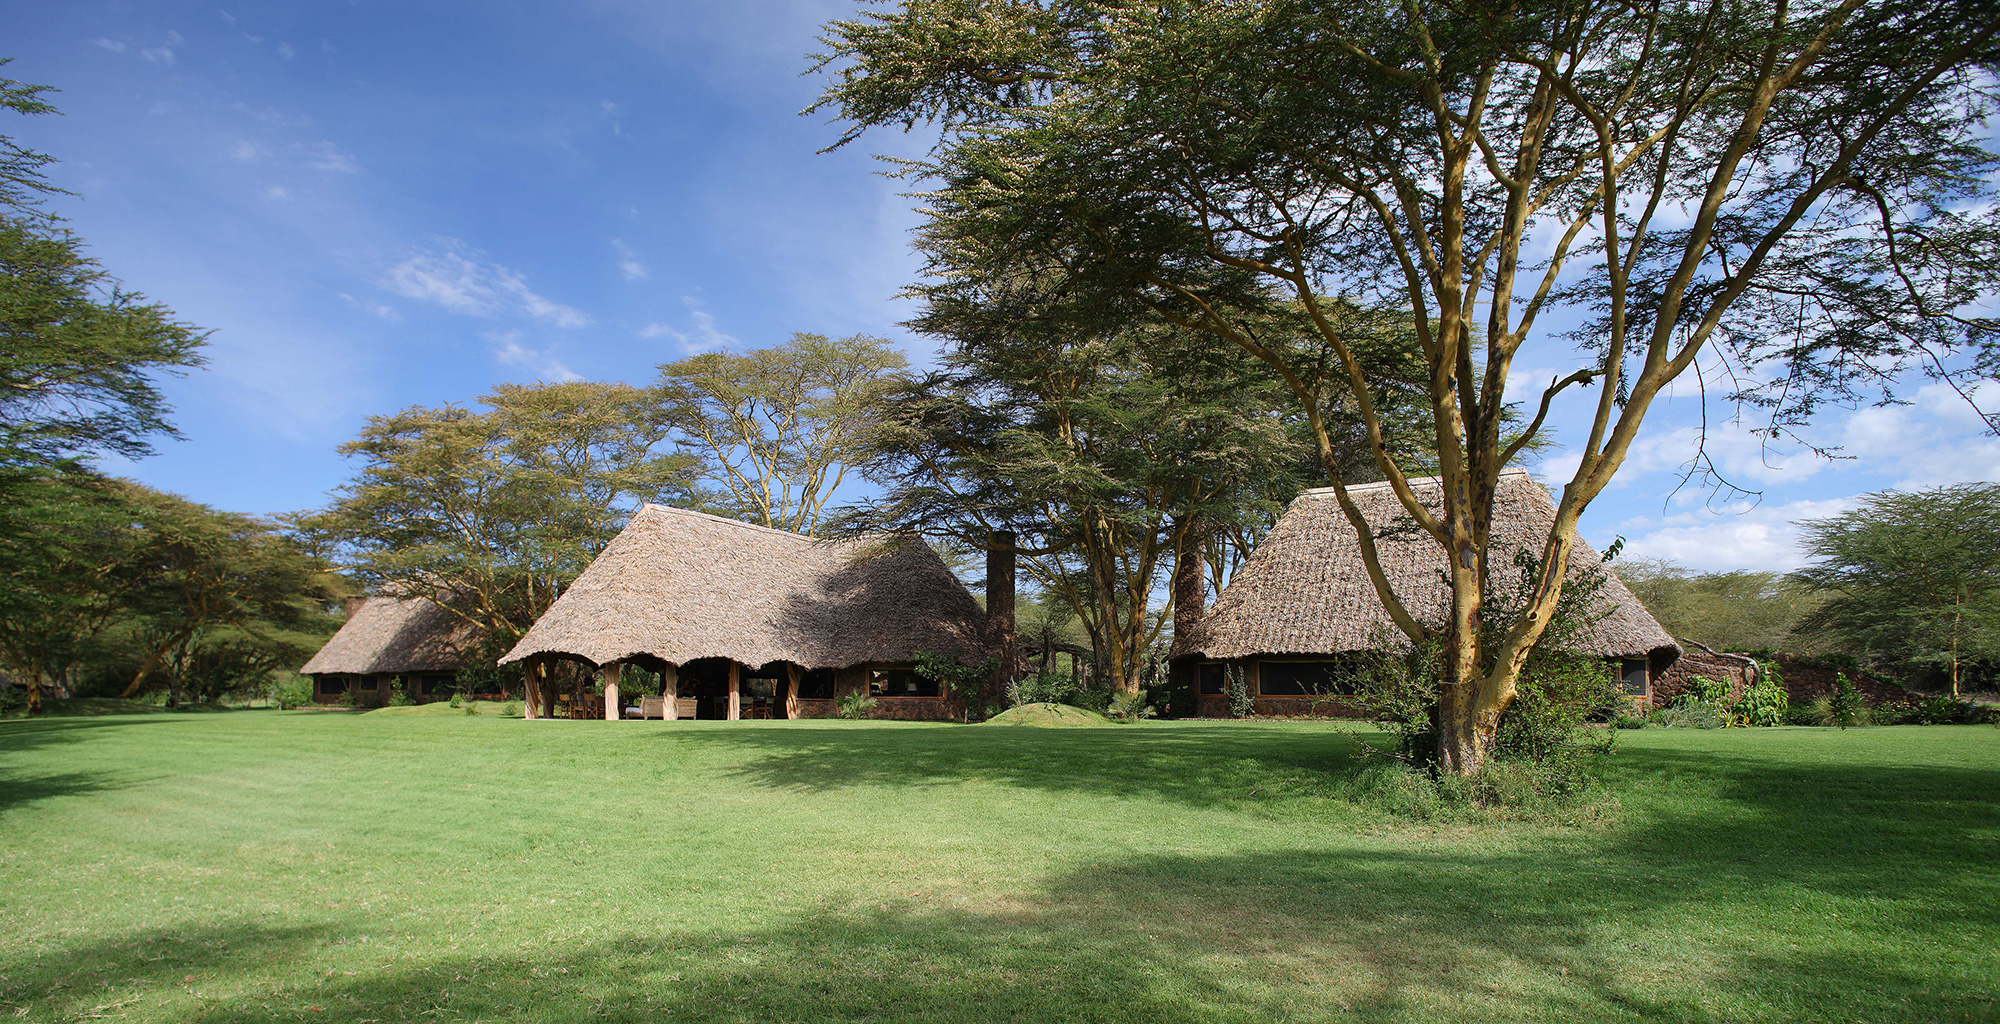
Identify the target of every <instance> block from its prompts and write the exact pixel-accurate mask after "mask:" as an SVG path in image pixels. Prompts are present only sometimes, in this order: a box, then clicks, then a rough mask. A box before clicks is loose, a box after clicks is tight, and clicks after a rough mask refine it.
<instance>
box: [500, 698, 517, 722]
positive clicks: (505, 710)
mask: <svg viewBox="0 0 2000 1024" xmlns="http://www.w3.org/2000/svg"><path fill="white" fill-rule="evenodd" d="M500 714H501V715H503V716H505V717H507V718H519V717H521V702H520V701H518V700H510V701H508V702H507V703H505V704H502V705H500Z"/></svg>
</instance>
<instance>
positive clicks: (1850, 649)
mask: <svg viewBox="0 0 2000 1024" xmlns="http://www.w3.org/2000/svg"><path fill="white" fill-rule="evenodd" d="M1799 525H1800V526H1801V527H1802V528H1803V529H1804V532H1805V545H1804V546H1805V551H1806V554H1807V556H1808V557H1809V558H1810V559H1811V562H1810V564H1808V565H1806V566H1805V567H1804V568H1801V569H1799V570H1798V571H1796V572H1794V573H1793V574H1792V577H1793V579H1795V580H1796V581H1798V582H1799V583H1801V584H1803V585H1804V586H1806V587H1809V588H1811V589H1812V590H1814V591H1816V592H1818V593H1820V594H1822V595H1824V596H1825V598H1826V601H1825V603H1824V604H1822V605H1820V606H1819V608H1818V609H1816V610H1815V611H1814V612H1813V613H1812V614H1810V615H1808V616H1806V618H1805V619H1804V620H1803V621H1802V622H1801V623H1800V624H1799V631H1800V632H1801V633H1804V634H1807V635H1812V634H1815V633H1818V634H1826V635H1831V636H1832V637H1834V638H1835V639H1836V640H1837V641H1838V642H1839V644H1840V646H1841V648H1842V650H1843V651H1844V652H1846V653H1851V654H1855V655H1858V656H1860V657H1862V658H1865V659H1866V660H1867V662H1868V663H1869V664H1870V665H1871V666H1873V667H1876V668H1878V669H1882V670H1886V671H1890V672H1894V673H1896V674H1898V675H1902V676H1905V677H1906V678H1907V677H1910V676H1912V675H1913V674H1915V675H1921V674H1923V673H1925V672H1926V670H1928V671H1930V672H1935V673H1936V674H1937V675H1938V676H1940V677H1942V679H1943V681H1944V682H1946V683H1948V684H1949V685H1950V686H1951V692H1952V695H1953V696H1957V694H1958V691H1959V685H1960V682H1961V678H1962V676H1963V674H1964V670H1965V668H1966V666H1967V664H1968V663H1971V662H1988V663H1991V662H1993V661H1995V660H1996V659H2000V484H1990V483H1985V484H1958V485H1954V486H1950V487H1936V488H1930V489H1927V490H1920V491H1884V492H1881V493H1878V494H1871V495H1869V496H1867V497H1866V498H1864V499H1863V500H1862V502H1861V504H1860V506H1859V507H1857V508H1853V509H1850V510H1848V511H1846V512H1843V513H1841V514H1839V515H1836V516H1829V517H1827V518H1824V519H1808V520H1805V521H1804V522H1802V523H1800V524H1799Z"/></svg>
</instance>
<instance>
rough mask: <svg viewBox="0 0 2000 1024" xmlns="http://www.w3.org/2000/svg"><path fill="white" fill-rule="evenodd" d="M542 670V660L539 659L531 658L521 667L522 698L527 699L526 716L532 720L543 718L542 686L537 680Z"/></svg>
mask: <svg viewBox="0 0 2000 1024" xmlns="http://www.w3.org/2000/svg"><path fill="white" fill-rule="evenodd" d="M541 670H542V666H541V659H539V658H529V659H528V661H527V663H526V664H524V665H522V666H521V690H522V696H523V697H525V698H526V699H527V711H526V712H525V714H526V715H527V717H528V718H531V719H532V718H540V717H542V707H541V704H542V684H541V681H540V680H539V679H537V678H536V676H537V674H538V673H540V672H541Z"/></svg>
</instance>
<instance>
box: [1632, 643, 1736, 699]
mask: <svg viewBox="0 0 2000 1024" xmlns="http://www.w3.org/2000/svg"><path fill="white" fill-rule="evenodd" d="M1749 675H1750V666H1748V665H1745V664H1744V663H1743V660H1742V658H1740V657H1726V656H1724V655H1720V654H1710V653H1708V652H1707V651H1704V650H1702V649H1701V648H1699V647H1696V648H1693V649H1692V650H1688V651H1685V652H1683V653H1682V654H1681V656H1680V660H1679V661H1676V662H1674V664H1673V667H1672V668H1669V669H1667V670H1666V671H1665V672H1662V673H1660V674H1659V675H1658V676H1657V677H1655V678H1654V679H1653V706H1654V707H1656V708H1663V707H1666V706H1667V705H1668V704H1671V703H1673V699H1674V698H1675V697H1678V696H1680V695H1681V691H1683V690H1686V689H1687V688H1688V683H1689V682H1691V681H1693V679H1694V677H1695V676H1706V677H1707V678H1709V679H1714V680H1717V681H1720V682H1725V683H1728V684H1729V694H1730V696H1731V697H1732V698H1733V697H1735V696H1737V695H1739V694H1741V693H1742V692H1743V687H1744V686H1745V685H1747V684H1748V682H1749Z"/></svg>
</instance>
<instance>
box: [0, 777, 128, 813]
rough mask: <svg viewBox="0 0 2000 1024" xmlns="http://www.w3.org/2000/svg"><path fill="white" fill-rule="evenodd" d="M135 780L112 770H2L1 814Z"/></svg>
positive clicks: (0, 786)
mask: <svg viewBox="0 0 2000 1024" xmlns="http://www.w3.org/2000/svg"><path fill="white" fill-rule="evenodd" d="M131 784H132V783H131V782H130V781H128V780H126V779H123V778H120V777H119V776H117V775H115V774H113V773H111V772H55V773H51V774H47V775H29V774H25V773H22V772H8V771H0V816H5V815H6V814H7V812H9V811H12V810H14V809H16V808H19V807H22V806H24V805H26V804H31V803H34V802H36V801H38V800H50V799H54V798H56V797H64V796H79V795H82V794H84V793H103V792H107V791H109V790H113V789H123V788H125V787H126V786H128V785H131Z"/></svg>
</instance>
